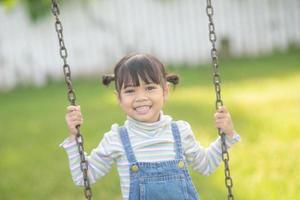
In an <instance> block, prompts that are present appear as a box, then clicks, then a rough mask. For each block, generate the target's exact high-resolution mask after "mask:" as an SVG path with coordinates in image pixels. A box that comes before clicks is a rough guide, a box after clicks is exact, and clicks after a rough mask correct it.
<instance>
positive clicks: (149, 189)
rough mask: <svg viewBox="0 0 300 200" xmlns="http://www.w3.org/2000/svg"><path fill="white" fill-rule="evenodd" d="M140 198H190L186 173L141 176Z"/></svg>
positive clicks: (182, 199)
mask: <svg viewBox="0 0 300 200" xmlns="http://www.w3.org/2000/svg"><path fill="white" fill-rule="evenodd" d="M140 200H188V194H187V183H186V180H185V177H184V175H183V174H179V175H178V174H175V175H165V176H154V177H143V178H141V179H140Z"/></svg>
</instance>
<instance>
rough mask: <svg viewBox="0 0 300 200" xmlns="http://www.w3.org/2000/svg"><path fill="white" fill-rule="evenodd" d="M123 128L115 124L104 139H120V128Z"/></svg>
mask: <svg viewBox="0 0 300 200" xmlns="http://www.w3.org/2000/svg"><path fill="white" fill-rule="evenodd" d="M120 127H121V126H120V125H119V124H117V123H114V124H112V125H111V128H110V130H109V131H107V132H106V133H105V134H104V137H108V138H118V137H119V128H120Z"/></svg>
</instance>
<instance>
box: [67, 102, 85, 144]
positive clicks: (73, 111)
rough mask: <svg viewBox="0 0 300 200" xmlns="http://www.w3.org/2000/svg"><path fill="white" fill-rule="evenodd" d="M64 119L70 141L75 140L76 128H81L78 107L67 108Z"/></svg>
mask: <svg viewBox="0 0 300 200" xmlns="http://www.w3.org/2000/svg"><path fill="white" fill-rule="evenodd" d="M65 119H66V123H67V126H68V130H69V134H70V139H72V140H75V136H76V134H77V129H76V127H77V126H81V125H82V123H83V118H82V114H81V111H80V106H79V105H78V106H68V107H67V114H66V117H65Z"/></svg>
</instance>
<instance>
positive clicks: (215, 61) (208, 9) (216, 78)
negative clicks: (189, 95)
mask: <svg viewBox="0 0 300 200" xmlns="http://www.w3.org/2000/svg"><path fill="white" fill-rule="evenodd" d="M206 14H207V16H208V20H209V23H208V30H209V41H210V42H211V45H212V48H211V59H212V65H213V83H214V86H215V92H216V109H218V108H220V107H221V106H222V105H223V101H222V99H221V78H220V74H219V63H218V51H217V49H216V41H217V36H216V33H215V25H214V22H213V15H214V9H213V7H212V4H211V0H207V6H206ZM218 134H219V135H220V137H221V148H222V160H223V162H224V168H225V186H226V187H227V191H228V195H227V199H228V200H234V196H233V192H232V186H233V182H232V178H231V176H230V169H229V163H228V162H229V154H228V151H227V146H226V143H225V134H224V133H223V132H222V131H221V129H218Z"/></svg>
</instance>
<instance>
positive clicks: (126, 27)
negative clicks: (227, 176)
mask: <svg viewBox="0 0 300 200" xmlns="http://www.w3.org/2000/svg"><path fill="white" fill-rule="evenodd" d="M58 2H59V5H60V8H61V10H60V11H61V15H60V19H61V21H62V23H63V28H64V29H63V31H64V38H65V45H66V47H67V50H68V63H69V64H70V66H71V71H72V78H73V79H72V80H73V86H74V88H75V92H76V96H77V103H78V104H80V105H81V109H82V112H83V115H84V119H85V123H84V125H83V126H82V128H81V130H82V132H83V135H84V137H85V149H86V151H87V152H90V151H91V150H92V149H93V148H94V147H96V146H97V144H98V143H99V141H100V140H101V138H102V136H103V135H104V133H105V132H107V131H108V130H109V129H110V127H111V125H112V124H113V123H119V124H123V122H124V119H125V115H124V114H123V113H122V111H121V109H120V108H119V107H118V104H117V101H116V98H115V96H114V92H113V91H114V88H113V85H112V86H110V87H108V88H106V87H104V86H102V85H101V76H102V75H103V74H104V73H111V72H112V70H113V67H114V64H115V63H116V62H117V61H118V60H119V59H120V58H121V57H123V56H124V55H126V54H127V53H130V52H146V53H150V54H153V55H155V56H156V57H158V58H159V59H160V60H161V61H162V62H163V63H164V64H165V65H166V67H167V71H169V72H173V73H177V74H178V75H179V76H180V77H181V83H180V85H179V86H178V87H177V88H176V89H175V90H173V91H172V92H171V94H170V98H169V100H168V103H167V104H166V107H165V108H164V112H165V114H169V115H171V116H172V117H173V118H174V120H179V119H181V120H186V121H188V122H189V123H190V124H191V126H192V128H193V131H194V133H195V135H196V137H197V139H198V140H199V141H200V142H201V144H202V145H204V146H207V145H209V143H210V142H212V141H213V140H215V138H216V137H217V131H216V130H215V128H214V125H213V113H214V101H215V94H214V88H213V84H212V70H211V64H210V62H211V61H210V49H211V44H210V42H209V39H208V17H207V16H206V1H205V0H203V1H199V0H72V1H71V0H65V1H58ZM212 3H213V6H214V22H215V27H216V34H217V48H218V52H219V57H220V60H219V63H220V73H221V78H222V97H223V100H224V103H225V105H226V106H227V107H228V108H229V110H230V111H231V115H232V118H233V120H234V123H235V128H236V130H237V131H238V132H239V133H240V135H241V136H242V141H241V142H240V143H239V144H237V145H236V146H234V147H233V148H232V149H231V150H230V169H231V176H232V178H233V183H234V186H233V191H234V195H235V197H236V199H242V200H252V199H266V200H269V199H270V200H273V199H279V200H281V199H285V200H287V199H288V200H295V199H296V200H297V199H300V175H299V170H300V157H299V155H298V152H299V150H300V125H299V114H300V105H299V104H300V1H299V0H227V1H221V0H214V1H212ZM66 92H67V91H66V86H65V84H64V79H63V70H62V60H61V58H60V55H59V45H58V39H57V35H56V31H55V26H54V17H53V16H52V15H51V1H50V0H22V1H21V0H0V141H1V145H0V155H1V159H0V177H1V178H0V199H4V200H6V199H8V200H10V199H84V195H83V191H82V188H78V187H76V186H75V185H73V183H72V180H71V175H70V172H69V167H68V161H67V157H66V155H65V153H64V152H63V150H62V149H60V148H59V147H58V145H59V144H60V143H61V142H62V141H63V140H64V138H65V137H67V129H66V125H65V122H64V115H65V110H66V106H67V105H68V101H67V98H66V96H67V95H66ZM223 168H224V167H223V165H222V166H221V167H220V168H219V169H218V170H217V171H216V173H214V174H213V175H211V176H209V177H204V176H202V175H200V174H197V173H195V172H192V176H193V181H194V183H195V185H196V188H197V190H198V192H199V193H200V196H201V198H202V199H212V200H219V199H226V188H225V184H224V170H223ZM93 192H94V198H95V199H113V200H117V199H121V191H120V188H119V180H118V176H117V172H116V168H115V167H113V169H112V171H111V172H110V173H109V174H108V175H107V176H105V177H104V178H102V179H101V180H100V181H98V182H97V183H96V184H95V185H93Z"/></svg>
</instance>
